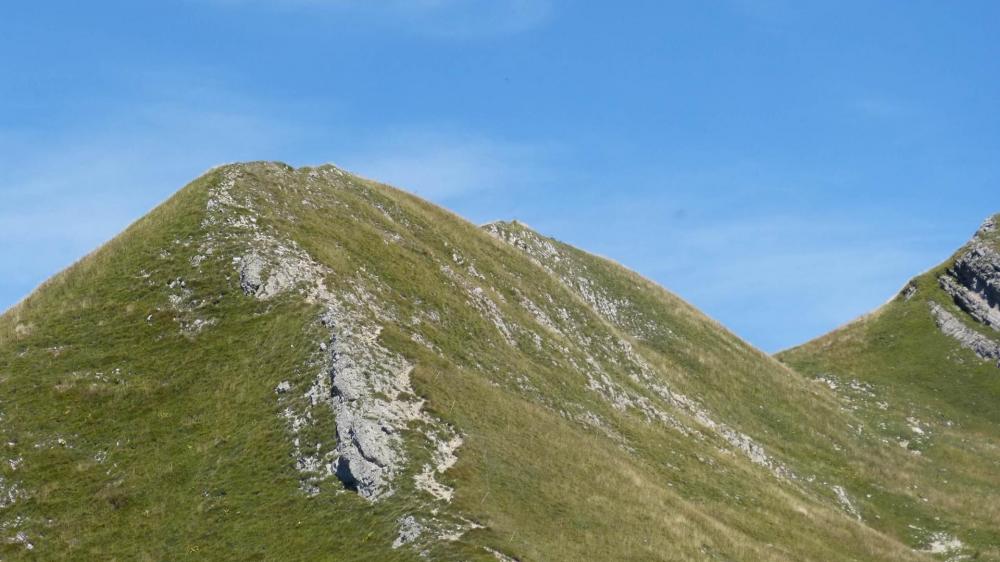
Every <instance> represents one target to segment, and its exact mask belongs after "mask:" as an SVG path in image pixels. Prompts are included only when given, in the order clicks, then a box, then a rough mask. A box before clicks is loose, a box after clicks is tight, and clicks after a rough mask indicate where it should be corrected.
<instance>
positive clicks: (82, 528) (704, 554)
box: [0, 163, 995, 560]
mask: <svg viewBox="0 0 1000 562" xmlns="http://www.w3.org/2000/svg"><path fill="white" fill-rule="evenodd" d="M0 414H2V419H3V421H4V423H3V424H2V425H0V431H2V432H3V433H4V435H3V436H2V437H3V442H4V443H6V444H7V445H6V448H5V449H4V450H3V455H4V457H3V460H4V461H6V462H4V463H3V464H2V465H0V476H2V481H0V491H2V495H0V528H2V531H0V532H2V535H0V538H3V539H6V543H5V545H4V546H3V548H4V549H6V552H5V555H9V556H24V557H39V558H44V559H50V558H71V559H79V558H97V557H99V558H104V559H136V558H138V559H184V558H209V559H221V558H236V559H254V558H257V559H268V560H271V559H291V560H312V559H331V560H408V559H419V558H420V557H421V555H423V556H426V557H429V558H431V559H439V560H471V559H484V560H498V559H499V560H508V559H511V558H516V559H519V560H581V559H600V560H685V559H709V560H833V559H843V560H921V559H930V555H929V554H927V553H924V552H921V551H920V550H921V549H929V548H931V546H932V543H933V542H934V540H936V539H932V538H930V537H929V536H914V534H913V533H912V532H910V530H909V529H908V528H907V527H906V526H905V524H904V523H905V522H908V521H913V520H915V519H914V517H916V516H919V517H923V516H924V515H926V516H927V517H941V519H940V525H938V524H936V523H935V524H934V525H932V524H931V523H929V522H926V521H924V520H923V519H921V520H920V521H923V523H922V525H924V528H926V529H928V532H933V533H945V532H948V533H953V534H957V535H959V536H961V537H962V540H963V541H966V542H967V543H968V544H983V543H982V542H979V543H977V542H975V540H973V537H972V536H971V535H972V534H975V533H981V532H983V531H982V529H983V528H984V527H985V526H986V525H985V523H982V521H978V520H976V519H975V517H974V516H971V515H967V514H964V513H963V507H962V505H961V504H962V502H964V501H965V500H966V499H970V501H979V502H980V505H981V506H982V505H985V504H986V501H987V498H988V496H984V497H983V498H978V499H977V498H970V494H971V493H976V492H980V491H982V490H983V487H982V486H981V484H982V483H981V482H972V483H967V482H965V481H964V480H951V481H950V482H951V484H949V486H951V487H950V488H948V489H949V490H952V494H953V497H952V503H951V504H948V505H940V504H939V503H937V497H936V496H935V503H934V504H929V505H930V506H928V505H925V504H924V503H922V502H920V501H918V500H917V499H915V498H916V496H917V494H921V493H929V492H925V491H924V490H923V488H921V489H920V490H919V491H911V490H910V488H909V487H908V486H909V484H910V483H909V482H906V481H902V480H897V477H896V474H897V472H896V471H897V470H898V469H899V468H900V467H903V469H905V470H912V471H916V470H917V468H914V467H917V466H918V465H919V466H924V465H923V464H921V463H927V462H929V461H928V460H927V459H928V458H929V455H928V456H925V457H920V458H918V457H915V456H914V455H913V454H912V453H911V452H909V451H907V450H904V449H903V448H901V447H895V446H893V447H886V446H884V443H883V440H882V437H881V433H879V432H877V431H873V430H871V429H869V427H868V426H867V425H866V424H867V423H868V422H867V418H866V417H865V416H866V415H867V414H866V413H865V412H861V413H859V412H857V411H853V410H852V409H851V408H847V407H845V406H844V404H843V403H842V402H841V401H840V399H839V398H838V396H837V395H836V394H835V393H834V392H831V390H830V389H829V388H828V387H827V386H826V385H824V384H820V383H817V382H815V381H813V380H810V379H807V378H804V377H802V376H800V375H798V374H797V373H796V372H794V371H791V370H789V369H787V368H786V367H784V366H783V365H781V364H780V363H778V362H777V361H775V360H774V359H772V358H770V357H768V356H766V355H764V354H762V353H760V352H759V351H757V350H755V349H753V348H752V347H751V346H749V345H747V344H746V343H744V342H742V341H741V340H739V339H738V338H736V337H734V336H733V335H731V334H729V333H728V332H726V331H725V330H724V329H723V328H721V327H720V326H718V325H717V324H716V323H714V322H713V321H711V320H709V319H707V318H705V317H704V316H703V315H701V314H700V313H698V312H697V311H696V310H694V309H693V308H691V307H690V306H688V305H687V304H685V303H684V302H682V301H681V300H679V299H677V298H676V297H675V296H673V295H671V294H669V293H667V292H666V291H664V290H663V289H661V288H659V287H657V286H656V285H654V284H652V283H650V282H648V281H646V280H644V279H642V278H641V277H639V276H637V275H635V274H634V273H631V272H629V271H627V270H625V269H623V268H621V267H619V266H617V265H615V264H613V263H611V262H608V261H606V260H603V259H600V258H597V257H594V256H592V255H589V254H586V253H584V252H581V251H579V250H576V249H573V248H571V247H569V246H566V245H563V244H560V243H558V242H556V241H553V240H551V239H548V238H545V237H543V236H540V235H538V234H537V233H535V232H533V231H531V230H530V229H528V228H526V227H524V226H523V225H521V224H518V223H494V224H491V225H487V226H486V227H484V228H476V227H475V226H473V225H470V224H468V223H467V222H465V221H463V220H461V219H459V218H457V217H455V216H454V215H451V214H449V213H447V212H446V211H443V210H442V209H440V208H437V207H435V206H433V205H430V204H428V203H426V202H424V201H421V200H419V199H417V198H415V197H413V196H411V195H409V194H406V193H404V192H400V191H397V190H395V189H392V188H390V187H387V186H383V185H379V184H375V183H373V182H369V181H367V180H363V179H360V178H357V177H354V176H351V175H349V174H346V173H345V172H343V171H341V170H339V169H337V168H334V167H332V166H323V167H319V168H302V169H298V170H295V169H292V168H289V167H287V166H285V165H282V164H270V163H255V164H242V165H232V166H225V167H222V168H218V169H215V170H212V171H211V172H209V173H208V174H206V175H205V176H203V177H202V178H200V179H198V180H197V181H195V182H194V183H192V184H191V185H189V186H188V187H186V188H185V189H183V190H182V191H181V192H179V193H178V194H177V195H176V196H175V197H174V198H172V199H171V200H170V201H168V202H167V203H166V204H164V205H162V206H161V207H160V208H158V209H157V210H155V211H154V212H153V213H151V214H150V215H149V216H147V217H146V218H144V219H142V220H141V221H139V222H138V223H136V224H135V225H133V226H132V227H131V228H129V229H128V230H127V231H126V232H125V233H123V234H122V235H121V236H119V237H118V238H116V239H115V240H114V241H112V242H111V243H109V244H108V245H106V246H105V247H104V248H102V249H100V250H99V251H98V252H96V253H95V254H93V255H91V256H89V257H87V258H85V259H84V260H82V261H81V262H80V263H78V264H77V265H75V266H74V267H72V268H70V269H69V270H67V271H66V272H64V273H63V274H60V275H59V276H57V277H56V278H54V279H53V280H51V281H49V282H48V283H46V285H45V286H43V287H42V288H40V289H39V290H38V291H37V292H35V293H34V294H33V295H32V296H30V297H29V298H28V299H26V300H25V301H24V302H23V303H21V304H20V305H18V306H17V307H15V308H14V309H12V310H11V311H9V312H8V313H6V314H5V315H4V316H3V317H2V318H0ZM981 427H983V431H992V429H990V428H991V427H992V426H988V425H984V426H981ZM994 435H995V433H994ZM980 443H986V441H981V442H980ZM962 451H964V450H962ZM955 454H958V453H955ZM952 460H960V459H952ZM949 462H950V461H949ZM941 466H946V465H941ZM947 466H950V465H947ZM927 470H931V469H927ZM907 474H909V473H907ZM914 474H916V472H914ZM919 474H920V475H921V477H923V476H924V473H923V472H921V473H919ZM982 477H983V478H987V479H988V478H990V476H989V475H982ZM928 482H934V481H932V480H920V485H921V486H924V485H925V483H928ZM988 492H989V491H988V490H986V491H985V492H984V493H987V494H988ZM994 513H995V512H994ZM977 521H978V522H977ZM941 536H944V535H941ZM949 536H950V535H949ZM988 539H989V537H986V538H984V539H983V540H984V541H985V540H988ZM949 552H950V554H957V553H960V552H965V550H959V549H955V550H952V551H949ZM986 552H987V554H991V555H992V554H993V551H986Z"/></svg>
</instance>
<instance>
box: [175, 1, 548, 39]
mask: <svg viewBox="0 0 1000 562" xmlns="http://www.w3.org/2000/svg"><path fill="white" fill-rule="evenodd" d="M189 1H202V2H205V1H207V2H212V3H215V4H221V5H229V6H233V7H257V8H260V7H264V8H273V9H281V10H311V11H312V12H314V13H315V12H320V13H329V14H337V15H344V14H346V15H352V16H356V17H360V18H365V19H369V20H371V21H373V22H377V23H380V24H386V23H387V24H390V25H392V26H394V27H397V28H401V29H405V30H407V31H410V32H414V33H418V34H424V35H432V36H439V37H447V38H474V37H483V36H495V35H506V34H511V33H519V32H523V31H527V30H529V29H532V28H535V27H537V26H539V25H540V24H542V23H544V22H545V21H546V20H547V19H548V18H549V16H550V15H551V14H552V11H553V8H554V5H553V2H554V0H384V1H381V2H377V1H370V0H189Z"/></svg>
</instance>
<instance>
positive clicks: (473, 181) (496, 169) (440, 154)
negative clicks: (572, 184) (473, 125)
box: [343, 131, 558, 203]
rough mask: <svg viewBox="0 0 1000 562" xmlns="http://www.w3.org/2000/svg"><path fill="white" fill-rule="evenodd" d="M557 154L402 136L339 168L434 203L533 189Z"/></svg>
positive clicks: (491, 142) (455, 138)
mask: <svg viewBox="0 0 1000 562" xmlns="http://www.w3.org/2000/svg"><path fill="white" fill-rule="evenodd" d="M557 152H558V151H557V149H556V148H555V147H553V146H547V145H544V144H535V143H519V142H509V141H501V140H496V139H491V138H487V137H483V136H476V135H469V134H464V133H439V132H427V131H424V132H406V133H397V134H393V135H390V136H388V137H385V138H381V139H380V140H378V141H375V142H372V143H370V144H369V146H368V147H366V148H364V149H362V150H360V151H358V152H354V153H348V154H346V157H345V158H344V160H343V163H344V165H345V166H346V167H347V168H349V169H350V170H351V171H352V172H355V173H357V174H359V175H362V176H365V177H369V178H373V179H377V180H379V181H381V182H385V183H388V184H391V185H395V186H397V187H400V188H403V189H407V190H410V191H412V192H413V193H415V194H417V195H419V196H420V197H423V198H426V199H430V200H433V201H436V202H438V203H446V202H453V201H456V200H458V199H461V198H463V197H467V196H470V195H476V194H482V193H483V192H487V191H496V190H500V189H504V190H506V191H511V190H516V189H523V188H528V187H531V186H537V185H539V184H541V183H544V182H545V181H547V178H549V177H551V176H552V175H553V174H554V173H555V171H554V170H552V169H550V168H551V167H552V166H553V160H554V158H555V156H556V153H557Z"/></svg>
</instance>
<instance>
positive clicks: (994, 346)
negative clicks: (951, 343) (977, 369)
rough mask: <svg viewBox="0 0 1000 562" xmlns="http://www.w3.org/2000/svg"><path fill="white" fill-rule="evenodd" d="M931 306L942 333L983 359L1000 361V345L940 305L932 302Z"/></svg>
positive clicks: (932, 313)
mask: <svg viewBox="0 0 1000 562" xmlns="http://www.w3.org/2000/svg"><path fill="white" fill-rule="evenodd" d="M929 305H930V309H931V315H932V316H934V322H935V323H936V324H937V326H938V328H939V329H940V330H941V332H942V333H944V334H945V335H946V336H950V337H952V338H954V339H955V341H957V342H958V343H959V344H960V345H961V346H962V347H964V348H966V349H969V350H972V351H973V352H975V354H976V355H978V356H979V357H981V358H983V359H989V360H993V361H997V360H1000V343H997V342H995V341H993V340H992V339H990V338H988V337H986V336H984V335H982V334H980V333H979V332H977V331H975V330H973V329H972V328H969V327H968V326H966V325H965V324H963V323H962V321H961V320H959V319H958V318H956V317H955V316H954V315H953V314H952V313H950V312H948V311H947V310H945V309H944V307H943V306H941V305H939V304H938V303H936V302H933V301H931V302H930V303H929ZM998 365H1000V364H998Z"/></svg>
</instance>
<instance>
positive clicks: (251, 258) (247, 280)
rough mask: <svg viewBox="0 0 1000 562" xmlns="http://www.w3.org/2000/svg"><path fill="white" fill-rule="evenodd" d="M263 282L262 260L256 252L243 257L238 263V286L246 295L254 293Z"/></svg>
mask: <svg viewBox="0 0 1000 562" xmlns="http://www.w3.org/2000/svg"><path fill="white" fill-rule="evenodd" d="M263 284H264V260H263V259H261V257H260V256H259V255H257V254H256V253H253V254H250V255H248V256H246V257H245V258H243V262H242V264H241V265H240V288H241V289H243V293H244V294H247V295H255V294H257V291H258V290H259V289H260V287H261V285H263Z"/></svg>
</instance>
